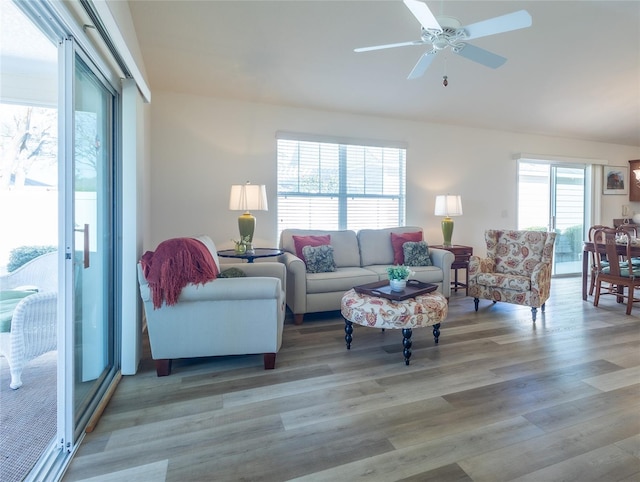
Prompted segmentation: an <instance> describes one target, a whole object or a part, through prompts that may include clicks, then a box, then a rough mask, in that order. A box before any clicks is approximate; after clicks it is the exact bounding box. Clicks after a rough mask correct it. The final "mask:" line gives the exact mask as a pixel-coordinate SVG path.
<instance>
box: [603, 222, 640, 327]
mask: <svg viewBox="0 0 640 482" xmlns="http://www.w3.org/2000/svg"><path fill="white" fill-rule="evenodd" d="M618 233H619V231H617V230H616V229H612V228H602V229H596V230H595V231H594V233H593V242H594V246H595V248H596V249H595V260H596V286H595V296H594V298H593V306H598V303H599V302H600V295H614V296H615V297H616V300H617V301H618V303H622V302H624V300H625V299H626V300H627V315H630V314H631V309H632V308H633V303H634V302H637V301H640V298H639V297H636V296H635V294H634V290H635V289H636V288H638V287H640V267H639V266H634V265H633V263H632V262H631V243H632V241H631V237H630V236H627V237H626V238H624V239H618V237H617V236H616V234H618ZM605 256H606V261H607V264H608V265H605V264H603V259H604V257H605ZM605 285H607V286H605ZM625 288H626V289H627V291H626V292H625ZM603 290H604V291H603Z"/></svg>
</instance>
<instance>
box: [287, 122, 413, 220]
mask: <svg viewBox="0 0 640 482" xmlns="http://www.w3.org/2000/svg"><path fill="white" fill-rule="evenodd" d="M276 140H277V142H276V150H277V154H276V164H277V200H278V208H277V209H278V233H280V232H282V230H284V229H286V228H291V227H294V226H293V224H295V227H297V228H299V227H301V226H299V225H297V223H294V221H293V220H292V218H291V217H290V216H287V217H286V218H283V215H285V216H286V214H285V213H284V211H285V208H283V201H284V200H285V199H291V198H299V199H300V200H301V205H302V203H304V202H306V204H307V206H306V212H308V213H309V215H308V218H307V219H306V220H307V224H308V226H306V227H307V228H308V229H325V230H326V229H338V230H343V229H353V230H357V229H362V228H364V227H367V228H386V227H394V226H404V225H405V223H406V169H407V168H406V161H407V147H406V144H405V143H402V142H397V141H380V140H373V141H372V140H364V139H352V138H337V137H329V136H316V135H309V134H304V135H303V134H295V133H281V132H279V133H278V134H277V136H276ZM284 143H286V144H288V145H284ZM314 145H315V146H314ZM301 147H302V148H306V149H310V148H312V147H316V148H317V149H318V153H317V155H316V154H312V155H309V154H308V153H307V154H301ZM323 147H325V150H326V151H327V154H325V155H324V156H323V153H322V150H323V149H322V148H323ZM285 149H286V150H287V151H288V152H289V153H291V151H295V150H296V149H297V151H296V153H295V154H294V155H293V157H295V158H296V160H295V161H294V169H295V170H296V171H295V172H296V175H294V176H292V177H293V179H294V180H293V182H292V181H291V179H289V183H290V184H293V185H292V186H291V187H290V188H288V189H287V188H283V183H284V182H285V181H284V180H283V170H285V169H290V168H291V157H285V155H284V154H283V151H284V150H285ZM371 150H375V151H374V152H372V151H371ZM376 154H378V155H377V156H376ZM392 154H393V157H397V160H393V161H386V160H385V158H386V159H388V158H389V157H391V155H392ZM358 156H361V157H362V158H361V159H360V160H357V159H356V158H357V157H358ZM385 156H388V157H385ZM310 161H312V162H310ZM323 161H325V162H324V163H323ZM354 161H356V162H357V163H360V164H362V166H361V167H362V168H363V170H364V174H363V175H362V181H361V182H360V184H359V185H358V186H356V189H354V184H353V183H352V182H350V179H349V170H350V168H349V163H350V162H351V163H353V162H354ZM285 162H286V163H288V165H287V166H284V165H283V164H284V163H285ZM295 162H297V165H295ZM303 162H304V163H306V164H307V165H306V166H304V165H303ZM315 162H317V163H318V167H317V171H315V172H317V175H316V176H315V178H316V179H312V182H311V183H310V184H309V183H307V184H306V186H303V184H304V181H303V180H301V178H300V171H301V170H302V169H303V168H304V167H306V169H307V171H308V170H309V168H310V167H311V169H312V170H313V169H314V168H313V166H312V164H313V163H315ZM336 162H337V167H335V166H334V167H333V168H331V164H332V163H334V164H335V163H336ZM390 163H391V171H394V170H395V169H397V174H393V175H392V176H391V177H390V178H389V176H388V174H387V172H388V170H389V164H390ZM394 163H395V164H397V165H394ZM323 164H324V165H325V166H328V167H323ZM367 164H369V165H375V168H374V170H375V169H376V168H377V169H379V173H378V174H377V176H369V178H367V175H366V173H367V172H369V168H368V166H367ZM332 169H333V172H332V173H331V170H332ZM351 169H353V168H351ZM323 171H324V172H329V173H330V174H332V175H333V176H334V177H335V178H334V179H329V180H328V181H327V180H325V179H323V178H322V174H323ZM296 176H297V180H296V179H295V177H296ZM387 179H391V181H389V182H386V181H387ZM394 180H395V183H394V182H393V181H394ZM296 183H297V185H296ZM326 186H331V187H330V188H328V187H326ZM376 191H377V192H376ZM314 198H315V199H320V198H323V199H326V200H328V201H331V200H336V201H337V206H336V203H335V202H334V203H331V202H330V203H328V204H330V206H327V207H325V208H324V209H322V206H321V204H320V203H318V205H317V206H315V207H316V208H317V209H320V210H321V211H322V214H323V215H326V217H324V218H323V221H322V222H320V223H318V225H317V226H316V225H314V224H313V220H314V217H313V216H314V214H313V213H312V212H311V211H310V208H312V207H313V206H311V205H310V203H313V199H314ZM357 200H365V202H366V201H367V200H368V201H372V202H373V203H372V205H375V202H376V201H379V202H380V203H382V206H383V207H382V208H380V209H376V212H377V213H382V215H383V219H378V220H377V221H375V222H370V221H371V218H369V217H365V216H364V215H360V216H354V213H357V212H358V209H363V210H364V211H367V210H368V212H371V209H372V208H371V206H368V207H367V206H366V205H362V206H361V207H360V208H358V207H356V206H354V201H356V202H357ZM350 203H351V207H350V206H349V204H350ZM385 204H386V206H385ZM395 204H397V206H395ZM389 205H390V206H391V208H389ZM396 209H397V216H396V215H395V214H392V215H391V216H390V215H389V213H390V212H393V211H396ZM332 210H333V211H335V212H334V214H327V213H328V212H330V211H332ZM286 211H288V212H289V213H291V212H292V208H291V206H289V207H288V208H287V209H286ZM349 213H351V218H349ZM390 217H391V218H394V217H395V218H394V220H393V221H390V220H389V218H390ZM365 218H366V221H365ZM331 223H334V224H335V225H334V226H330V225H329V224H331Z"/></svg>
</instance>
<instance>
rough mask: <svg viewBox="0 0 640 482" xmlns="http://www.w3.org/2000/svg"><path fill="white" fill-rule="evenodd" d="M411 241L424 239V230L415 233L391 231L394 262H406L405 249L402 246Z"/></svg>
mask: <svg viewBox="0 0 640 482" xmlns="http://www.w3.org/2000/svg"><path fill="white" fill-rule="evenodd" d="M410 241H422V232H420V231H416V232H415V233H391V246H392V247H393V264H404V251H403V249H402V246H403V245H404V243H407V242H410Z"/></svg>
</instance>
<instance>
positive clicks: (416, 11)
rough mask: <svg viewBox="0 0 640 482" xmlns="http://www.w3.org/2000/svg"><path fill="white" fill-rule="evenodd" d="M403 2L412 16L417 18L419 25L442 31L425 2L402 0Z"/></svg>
mask: <svg viewBox="0 0 640 482" xmlns="http://www.w3.org/2000/svg"><path fill="white" fill-rule="evenodd" d="M404 4H405V5H406V6H407V8H408V9H409V10H411V13H412V14H413V16H414V17H416V18H417V19H418V22H420V25H422V26H423V27H424V28H425V29H428V30H438V31H440V32H442V27H441V26H440V24H439V23H438V21H437V20H436V17H435V16H434V15H433V13H431V10H429V7H427V4H426V3H422V2H419V1H418V0H404Z"/></svg>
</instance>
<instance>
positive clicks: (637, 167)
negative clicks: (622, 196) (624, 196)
mask: <svg viewBox="0 0 640 482" xmlns="http://www.w3.org/2000/svg"><path fill="white" fill-rule="evenodd" d="M629 170H630V172H629V201H633V202H640V159H635V160H633V161H629Z"/></svg>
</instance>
